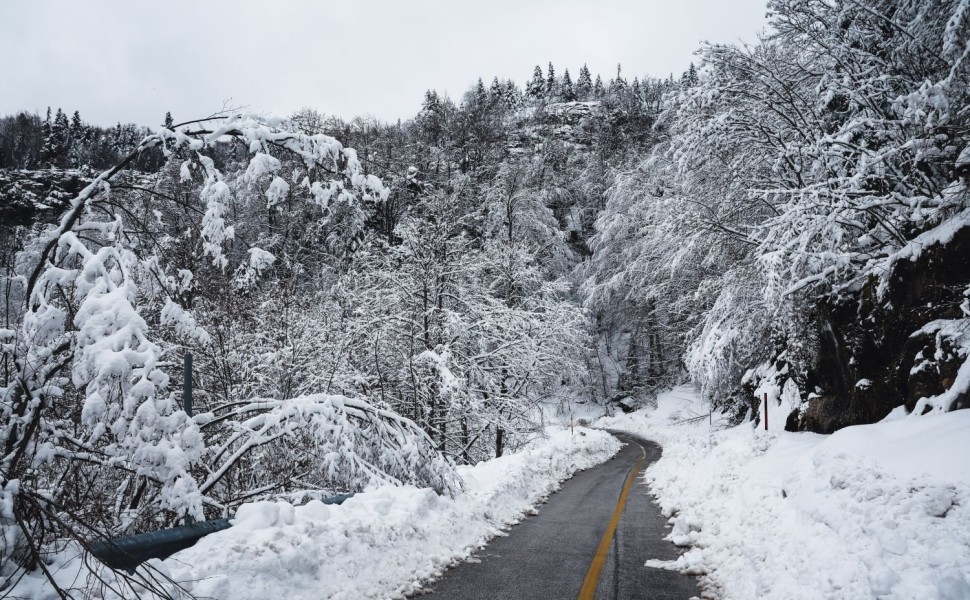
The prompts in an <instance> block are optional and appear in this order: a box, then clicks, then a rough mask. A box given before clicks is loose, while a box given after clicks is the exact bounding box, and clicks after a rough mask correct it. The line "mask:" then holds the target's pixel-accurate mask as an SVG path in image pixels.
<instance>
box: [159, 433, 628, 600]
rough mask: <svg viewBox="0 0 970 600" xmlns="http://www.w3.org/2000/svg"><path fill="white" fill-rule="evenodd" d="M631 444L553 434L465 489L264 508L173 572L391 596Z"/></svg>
mask: <svg viewBox="0 0 970 600" xmlns="http://www.w3.org/2000/svg"><path fill="white" fill-rule="evenodd" d="M619 448H620V444H619V442H617V440H616V438H614V437H612V436H610V435H608V434H606V433H604V432H602V431H595V430H585V429H583V430H576V432H575V434H571V433H570V432H569V431H568V430H556V431H552V432H550V435H549V437H548V439H543V440H537V441H536V442H533V444H532V445H531V446H530V447H528V448H526V449H524V450H523V451H521V452H517V453H515V454H512V455H508V456H503V457H502V458H497V459H494V460H490V461H486V462H483V463H480V464H478V465H476V466H474V467H462V468H460V473H461V475H462V478H463V479H464V481H465V492H464V493H463V494H460V495H459V496H458V497H456V498H454V499H451V498H447V497H439V496H437V495H436V494H435V493H434V492H433V491H431V490H429V489H418V488H414V487H410V486H405V487H383V488H380V489H377V490H374V491H370V492H366V493H363V494H358V495H357V496H355V497H354V498H351V499H349V500H347V501H346V502H344V504H342V505H341V506H330V507H328V506H324V505H323V504H321V503H319V502H311V503H309V504H307V505H304V506H299V507H294V506H292V505H290V504H285V503H271V502H264V503H255V504H251V505H247V506H244V507H242V508H241V509H240V511H239V513H238V515H237V518H236V521H235V524H234V525H233V527H231V528H230V529H228V530H226V531H223V532H220V533H216V534H213V535H210V536H208V537H206V538H203V539H202V540H201V541H200V542H199V543H197V544H196V545H195V546H194V547H192V548H189V549H188V550H185V551H183V552H181V553H179V554H176V555H175V556H173V557H172V558H170V559H168V560H166V561H164V563H163V564H162V565H161V566H162V567H163V568H164V569H165V570H167V571H168V573H169V574H170V576H171V577H172V578H173V579H174V580H175V581H179V582H182V583H183V585H184V586H185V587H186V588H187V589H189V590H190V591H191V592H192V593H193V594H194V595H196V596H200V597H203V596H204V597H213V598H226V599H230V598H231V599H233V600H244V599H247V598H252V599H265V598H274V597H275V598H284V597H285V598H288V599H299V598H313V599H314V600H319V599H321V598H334V599H336V598H348V599H350V598H386V597H394V596H401V595H403V594H406V593H409V592H413V591H415V590H418V589H420V587H421V585H422V582H423V581H425V580H427V579H430V578H434V577H436V576H438V575H439V574H440V573H441V571H442V570H443V569H445V568H446V567H447V566H449V565H450V564H453V563H455V562H457V561H460V560H462V559H465V558H468V557H469V556H470V555H471V553H472V552H474V551H475V550H477V549H479V548H480V547H482V546H483V545H484V544H485V543H486V542H487V541H488V540H489V539H490V538H492V537H494V536H495V535H497V534H499V533H500V532H501V530H502V529H503V528H506V527H508V526H509V525H510V524H512V523H515V522H516V521H518V520H519V519H520V518H521V517H522V516H523V515H524V514H526V513H527V512H528V511H530V510H531V509H533V507H534V506H535V505H536V504H538V503H539V502H541V501H542V500H543V499H544V498H546V497H547V496H548V495H549V494H550V493H552V492H554V491H555V490H557V489H558V488H559V486H560V484H561V482H562V481H563V480H564V479H567V478H569V477H571V476H572V475H573V474H574V473H575V472H576V471H579V470H582V469H585V468H588V467H591V466H593V465H596V464H599V463H600V462H603V461H604V460H606V459H607V458H609V457H611V456H612V455H613V454H615V453H616V452H617V451H618V450H619Z"/></svg>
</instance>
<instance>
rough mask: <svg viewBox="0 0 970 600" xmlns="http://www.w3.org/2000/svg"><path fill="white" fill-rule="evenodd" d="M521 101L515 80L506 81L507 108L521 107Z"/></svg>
mask: <svg viewBox="0 0 970 600" xmlns="http://www.w3.org/2000/svg"><path fill="white" fill-rule="evenodd" d="M520 101H521V97H520V94H519V90H518V88H516V87H515V82H514V81H512V80H511V79H509V80H508V81H506V82H505V108H507V109H509V110H516V109H518V108H519V102H520Z"/></svg>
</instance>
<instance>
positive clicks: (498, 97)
mask: <svg viewBox="0 0 970 600" xmlns="http://www.w3.org/2000/svg"><path fill="white" fill-rule="evenodd" d="M488 97H489V102H490V103H491V104H498V103H499V102H500V101H502V100H503V98H504V97H505V89H504V88H503V87H502V83H501V82H500V81H499V80H498V76H496V77H495V78H494V79H492V85H491V87H490V88H489V89H488Z"/></svg>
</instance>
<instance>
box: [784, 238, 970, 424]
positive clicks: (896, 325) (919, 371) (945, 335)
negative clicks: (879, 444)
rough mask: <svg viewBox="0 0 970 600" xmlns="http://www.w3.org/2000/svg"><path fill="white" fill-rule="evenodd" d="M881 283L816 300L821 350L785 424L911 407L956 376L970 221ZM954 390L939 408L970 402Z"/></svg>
mask: <svg viewBox="0 0 970 600" xmlns="http://www.w3.org/2000/svg"><path fill="white" fill-rule="evenodd" d="M879 285H880V284H879V283H878V282H877V281H875V280H873V281H870V282H869V283H868V284H866V285H865V286H864V287H863V289H862V290H861V291H860V292H859V293H858V294H857V295H856V296H854V297H850V298H845V299H843V300H841V301H839V302H830V303H826V304H823V305H820V306H818V308H817V311H816V315H815V318H816V323H817V334H818V346H819V350H818V354H817V356H816V360H815V364H814V365H813V367H812V368H811V369H809V370H808V372H807V374H806V379H805V381H804V383H803V385H801V386H800V387H801V388H802V390H803V391H804V390H807V391H808V394H807V396H808V397H807V398H804V399H803V400H804V402H803V404H802V406H801V408H800V409H799V410H798V411H796V414H793V415H792V416H791V417H790V418H789V421H788V428H789V429H793V430H794V429H797V430H807V431H814V432H818V433H831V432H832V431H835V430H836V429H839V428H841V427H846V426H848V425H856V424H861V423H872V422H874V421H878V420H880V419H882V418H884V417H885V416H886V415H888V414H889V412H890V411H892V410H893V409H894V408H896V407H898V406H905V407H906V409H907V410H908V411H913V410H915V409H917V405H918V402H919V400H920V399H921V398H931V397H934V396H940V395H942V394H944V393H945V392H947V391H948V390H950V388H951V387H952V386H953V385H954V383H955V382H956V381H957V373H958V371H959V369H960V367H961V366H962V365H963V363H964V362H965V361H966V360H967V349H966V345H965V344H966V341H967V339H968V338H970V331H968V329H970V320H968V319H967V318H966V314H965V313H964V310H965V307H966V303H967V296H966V293H967V291H968V288H970V227H964V228H963V229H960V230H958V231H957V232H956V233H955V234H954V236H953V237H952V239H950V240H949V241H948V242H947V243H946V244H936V245H932V246H929V247H927V248H925V249H924V250H923V251H922V252H921V253H920V254H919V256H918V257H917V258H916V259H915V260H903V261H900V262H897V263H896V264H895V266H894V267H893V271H892V273H891V274H890V276H889V278H888V282H887V283H884V284H883V285H884V287H883V288H882V289H879ZM953 391H954V392H955V393H953V394H951V397H949V398H947V399H946V404H947V406H943V407H941V408H942V409H943V410H954V409H957V408H966V407H968V406H970V394H968V393H967V392H966V391H962V392H961V391H960V390H956V389H954V390H953ZM931 409H932V407H931V406H930V405H922V406H920V412H927V411H929V410H931Z"/></svg>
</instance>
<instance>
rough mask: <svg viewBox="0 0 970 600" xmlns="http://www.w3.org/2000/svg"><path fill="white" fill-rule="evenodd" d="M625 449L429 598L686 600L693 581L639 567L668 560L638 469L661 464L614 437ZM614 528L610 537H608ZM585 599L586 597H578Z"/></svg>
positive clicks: (640, 443) (671, 553) (645, 444)
mask: <svg viewBox="0 0 970 600" xmlns="http://www.w3.org/2000/svg"><path fill="white" fill-rule="evenodd" d="M613 434H614V435H616V436H617V437H618V438H619V439H620V441H622V442H624V446H623V448H622V449H621V450H620V452H618V453H617V455H616V456H614V457H613V458H612V459H610V460H608V461H606V462H605V463H603V464H601V465H598V466H596V467H593V468H591V469H587V470H585V471H582V472H580V473H577V474H576V475H575V476H573V477H572V479H570V480H568V481H566V482H565V483H564V484H563V486H562V489H560V490H559V491H558V492H556V493H555V494H553V495H552V496H550V498H549V500H548V501H547V502H546V504H544V505H543V506H542V507H541V508H540V511H539V514H538V515H535V516H531V517H527V518H526V519H524V520H523V521H522V522H521V523H519V524H518V525H516V526H514V527H513V528H512V529H511V530H510V531H509V532H508V535H506V536H503V537H498V538H495V539H494V540H492V541H491V542H490V543H489V544H488V546H487V547H485V549H483V550H482V552H481V553H480V554H479V555H478V556H477V557H476V558H477V559H478V562H467V563H462V564H460V565H457V566H455V567H454V568H452V569H449V570H448V571H447V572H446V573H445V574H444V575H443V576H442V578H441V579H440V580H438V581H437V582H435V583H433V584H432V585H431V586H429V590H428V591H429V592H430V594H431V597H432V598H434V599H435V600H439V599H441V600H443V599H451V598H453V599H455V600H459V599H460V600H504V599H509V600H512V599H520V598H521V599H528V600H544V599H549V600H553V599H555V600H571V599H573V598H579V599H581V600H587V599H590V598H595V599H596V600H605V599H614V600H619V599H624V600H626V599H630V600H632V599H635V598H636V599H640V598H644V599H654V598H656V599H667V598H671V599H673V598H676V599H687V598H691V597H694V596H697V595H698V593H699V591H698V589H697V586H696V583H695V581H694V579H693V578H692V577H687V576H684V575H680V574H678V573H675V572H672V571H666V570H661V569H653V568H648V567H645V566H644V563H645V562H646V561H647V560H649V559H661V560H671V559H674V558H676V557H677V551H676V549H675V548H674V547H673V545H671V544H670V542H666V541H664V540H663V537H664V536H665V535H666V533H667V521H666V519H664V518H663V516H662V515H661V514H660V510H659V509H658V508H657V506H656V504H654V503H653V502H652V501H651V499H650V497H649V496H648V494H647V493H646V490H645V489H644V487H643V486H644V484H643V482H642V481H641V480H640V479H639V478H637V477H636V474H637V473H638V472H639V469H638V468H637V465H640V466H642V467H644V468H645V467H646V466H648V465H649V464H650V463H652V462H654V461H655V460H657V459H658V458H660V454H661V448H660V446H658V445H657V444H655V443H654V442H651V441H648V440H644V439H642V438H638V437H635V436H632V435H629V434H625V433H617V432H613ZM611 529H612V531H611ZM581 594H585V595H581Z"/></svg>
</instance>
